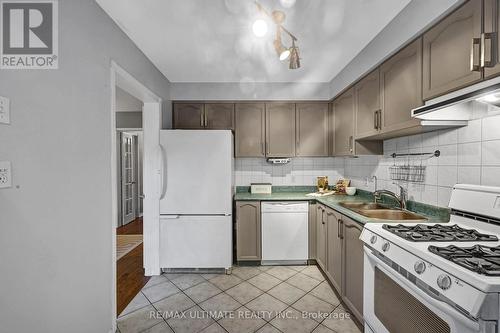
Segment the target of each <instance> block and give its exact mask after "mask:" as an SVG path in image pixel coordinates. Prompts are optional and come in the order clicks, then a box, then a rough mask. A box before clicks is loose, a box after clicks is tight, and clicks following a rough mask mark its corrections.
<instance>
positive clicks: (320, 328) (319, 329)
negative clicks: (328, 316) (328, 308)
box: [313, 325, 335, 333]
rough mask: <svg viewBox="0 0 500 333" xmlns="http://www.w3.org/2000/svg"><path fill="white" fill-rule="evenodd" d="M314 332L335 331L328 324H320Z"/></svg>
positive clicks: (330, 332)
mask: <svg viewBox="0 0 500 333" xmlns="http://www.w3.org/2000/svg"><path fill="white" fill-rule="evenodd" d="M313 333H335V332H334V331H332V330H331V329H329V328H328V327H326V326H323V325H319V326H318V327H316V328H315V329H314V331H313Z"/></svg>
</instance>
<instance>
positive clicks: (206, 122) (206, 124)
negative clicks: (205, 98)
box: [204, 111, 208, 127]
mask: <svg viewBox="0 0 500 333" xmlns="http://www.w3.org/2000/svg"><path fill="white" fill-rule="evenodd" d="M204 114H205V123H204V127H207V126H208V115H207V111H205V112H204Z"/></svg>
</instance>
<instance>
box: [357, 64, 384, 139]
mask: <svg viewBox="0 0 500 333" xmlns="http://www.w3.org/2000/svg"><path fill="white" fill-rule="evenodd" d="M354 100H355V103H354V104H355V110H356V138H360V137H361V138H362V137H369V136H372V135H375V134H377V133H378V132H379V126H378V119H380V115H379V113H380V112H382V111H381V109H380V75H379V69H378V68H377V69H376V70H375V71H373V72H372V73H370V74H368V75H367V76H365V77H364V78H363V79H361V81H359V82H358V83H357V84H356V85H355V86H354Z"/></svg>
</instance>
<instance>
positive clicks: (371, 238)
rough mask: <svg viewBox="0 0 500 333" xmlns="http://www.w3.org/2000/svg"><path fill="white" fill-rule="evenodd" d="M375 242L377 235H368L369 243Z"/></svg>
mask: <svg viewBox="0 0 500 333" xmlns="http://www.w3.org/2000/svg"><path fill="white" fill-rule="evenodd" d="M376 242H377V236H375V235H373V236H372V237H370V243H372V244H375V243H376Z"/></svg>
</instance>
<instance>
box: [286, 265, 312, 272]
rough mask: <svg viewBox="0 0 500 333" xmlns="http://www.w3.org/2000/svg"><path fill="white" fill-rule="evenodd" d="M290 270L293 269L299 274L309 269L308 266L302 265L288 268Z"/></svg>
mask: <svg viewBox="0 0 500 333" xmlns="http://www.w3.org/2000/svg"><path fill="white" fill-rule="evenodd" d="M286 267H288V268H290V269H293V270H294V271H297V272H300V271H302V270H303V269H306V268H307V265H301V266H286Z"/></svg>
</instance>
